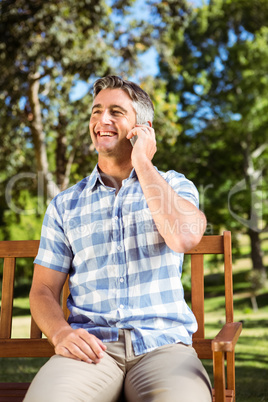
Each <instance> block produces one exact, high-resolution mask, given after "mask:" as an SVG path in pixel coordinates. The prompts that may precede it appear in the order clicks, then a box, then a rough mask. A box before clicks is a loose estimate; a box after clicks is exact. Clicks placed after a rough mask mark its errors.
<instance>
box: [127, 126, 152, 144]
mask: <svg viewBox="0 0 268 402" xmlns="http://www.w3.org/2000/svg"><path fill="white" fill-rule="evenodd" d="M142 124H144V125H145V126H149V127H150V124H149V123H148V122H147V121H146V122H145V123H142ZM137 139H138V136H137V135H134V137H132V138H130V140H129V141H130V142H131V145H132V146H133V147H134V144H135V142H136V141H137Z"/></svg>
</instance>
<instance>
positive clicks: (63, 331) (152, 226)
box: [25, 76, 211, 402]
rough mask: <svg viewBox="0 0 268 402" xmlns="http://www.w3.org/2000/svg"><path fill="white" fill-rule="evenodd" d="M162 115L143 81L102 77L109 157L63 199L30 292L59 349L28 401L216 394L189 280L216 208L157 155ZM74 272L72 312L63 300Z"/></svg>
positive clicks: (132, 401)
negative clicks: (186, 273) (188, 260)
mask: <svg viewBox="0 0 268 402" xmlns="http://www.w3.org/2000/svg"><path fill="white" fill-rule="evenodd" d="M153 115H154V109H153V104H152V102H151V100H150V98H149V96H148V94H147V93H146V92H144V91H143V90H142V89H141V88H140V87H139V86H138V85H136V84H135V83H133V82H130V81H125V80H122V79H121V78H119V77H116V76H107V77H104V78H101V79H99V80H97V81H96V83H95V85H94V101H93V105H92V113H91V118H90V124H89V128H90V134H91V138H92V142H93V144H94V146H95V148H96V150H97V152H98V164H97V166H96V167H95V169H94V170H93V172H92V173H91V175H90V176H88V177H86V178H85V179H83V180H82V181H81V182H79V183H78V184H76V185H75V186H73V187H71V188H70V189H68V190H66V191H64V192H62V193H61V194H59V195H58V196H57V197H55V198H54V199H53V200H52V202H51V203H50V205H49V207H48V209H47V212H46V215H45V218H44V223H43V227H42V235H41V241H40V248H39V252H38V255H37V257H36V259H35V271H34V278H33V284H32V289H31V293H30V302H31V310H32V314H33V317H34V319H35V321H36V322H37V324H38V325H39V327H40V328H41V330H42V331H43V333H45V334H46V336H47V337H48V339H49V341H50V342H51V343H52V345H53V346H54V348H55V356H53V357H52V358H51V359H50V360H49V361H48V362H47V363H46V364H45V365H44V366H43V367H42V369H41V370H40V371H39V373H38V374H37V376H36V377H35V379H34V381H33V383H32V385H31V387H30V389H29V391H28V393H27V395H26V398H25V400H26V401H34V402H36V401H38V402H42V401H47V400H49V401H51V402H53V401H55V402H59V401H64V402H66V401H67V402H68V401H92V402H93V401H94V402H112V401H118V400H119V398H120V397H122V396H124V398H125V400H126V401H129V402H139V401H153V402H160V401H161V402H162V401H163V402H187V401H191V402H196V401H198V402H203V401H204V402H208V401H211V386H210V382H209V378H208V376H207V373H206V371H205V370H204V368H203V366H202V364H201V362H200V360H199V359H198V357H197V355H196V353H195V351H194V349H193V348H192V346H191V343H192V334H193V333H194V332H195V331H196V329H197V328H196V320H195V317H194V315H193V313H192V312H191V310H190V309H189V307H188V306H187V304H186V302H185V300H184V294H183V288H182V284H181V279H180V278H181V271H182V262H183V253H184V252H185V251H187V250H189V249H190V248H192V247H193V246H194V245H196V244H197V243H198V242H199V241H200V239H201V237H202V235H203V232H204V230H205V225H206V219H205V217H204V215H203V213H202V212H201V211H199V210H198V193H197V190H196V188H195V186H194V185H193V183H191V182H190V181H188V180H187V179H186V178H185V177H184V176H183V175H182V174H179V173H176V172H174V171H168V172H166V173H164V172H160V171H158V170H157V168H156V167H154V166H153V164H152V158H153V156H154V154H155V152H156V140H155V132H154V129H153V127H152V121H153ZM134 138H135V139H136V141H135V144H134V146H133V145H132V143H131V141H130V140H133V139H134ZM67 275H69V286H70V296H69V298H68V308H69V310H70V317H69V319H68V322H66V321H65V319H64V316H63V312H62V310H61V308H60V304H59V300H60V293H61V289H62V286H63V284H64V282H65V279H66V277H67Z"/></svg>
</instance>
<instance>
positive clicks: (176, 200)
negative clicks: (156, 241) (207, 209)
mask: <svg viewBox="0 0 268 402" xmlns="http://www.w3.org/2000/svg"><path fill="white" fill-rule="evenodd" d="M135 170H136V173H137V175H138V178H139V182H140V184H141V187H142V190H143V193H144V196H145V198H146V201H147V204H148V207H149V209H150V211H151V214H152V217H153V219H154V222H155V224H156V227H157V229H158V231H159V233H160V234H161V236H162V237H163V238H164V240H165V242H166V244H167V245H168V246H169V247H170V248H171V249H172V250H174V251H177V252H186V251H188V250H190V249H191V248H192V247H193V246H194V245H196V244H197V243H199V241H200V239H201V237H202V235H203V233H204V231H205V228H206V218H205V216H204V214H203V213H202V212H201V211H199V210H198V208H196V207H195V206H194V205H193V204H192V203H191V202H189V201H187V200H185V199H184V198H182V197H180V196H179V195H178V194H177V193H176V192H175V191H174V190H173V189H172V187H171V186H170V185H169V184H168V183H167V182H166V181H165V180H164V179H163V178H162V177H161V175H160V174H159V173H158V172H157V170H156V169H155V168H154V166H153V165H152V163H151V161H149V160H148V159H146V158H143V159H142V158H141V159H140V160H139V161H138V162H136V165H135Z"/></svg>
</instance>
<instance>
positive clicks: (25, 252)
mask: <svg viewBox="0 0 268 402" xmlns="http://www.w3.org/2000/svg"><path fill="white" fill-rule="evenodd" d="M39 243H40V241H39V240H8V241H0V258H5V257H35V256H36V255H37V252H38V247H39Z"/></svg>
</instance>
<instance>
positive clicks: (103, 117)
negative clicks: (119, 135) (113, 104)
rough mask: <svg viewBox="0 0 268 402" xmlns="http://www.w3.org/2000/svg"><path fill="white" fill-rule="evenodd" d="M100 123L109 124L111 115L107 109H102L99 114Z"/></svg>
mask: <svg viewBox="0 0 268 402" xmlns="http://www.w3.org/2000/svg"><path fill="white" fill-rule="evenodd" d="M100 123H103V124H110V123H111V115H110V113H109V111H108V110H104V111H103V112H102V113H101V115H100Z"/></svg>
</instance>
